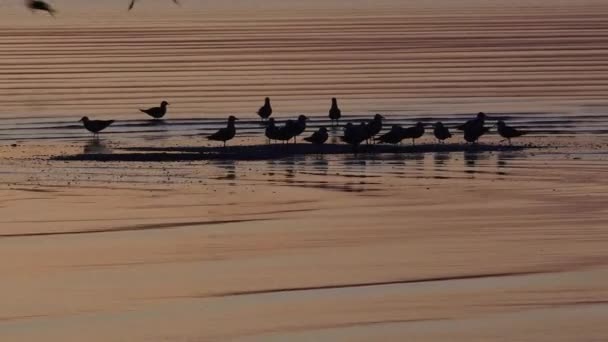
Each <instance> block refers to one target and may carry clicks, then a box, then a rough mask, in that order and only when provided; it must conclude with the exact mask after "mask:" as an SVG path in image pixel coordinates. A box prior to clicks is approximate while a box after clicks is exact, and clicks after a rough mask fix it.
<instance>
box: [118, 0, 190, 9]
mask: <svg viewBox="0 0 608 342" xmlns="http://www.w3.org/2000/svg"><path fill="white" fill-rule="evenodd" d="M136 1H137V0H131V3H130V4H129V11H130V10H132V9H133V6H135V2H136ZM173 2H174V3H175V4H176V5H179V2H178V1H177V0H173Z"/></svg>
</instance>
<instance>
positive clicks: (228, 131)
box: [207, 115, 238, 147]
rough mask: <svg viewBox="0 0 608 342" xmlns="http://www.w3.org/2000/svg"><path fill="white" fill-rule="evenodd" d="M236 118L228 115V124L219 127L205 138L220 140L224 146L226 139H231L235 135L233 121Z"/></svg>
mask: <svg viewBox="0 0 608 342" xmlns="http://www.w3.org/2000/svg"><path fill="white" fill-rule="evenodd" d="M237 120H238V119H237V118H235V117H234V116H232V115H230V116H229V117H228V125H227V126H226V128H220V129H219V130H218V131H217V132H215V133H213V134H211V135H210V136H208V137H207V139H209V140H215V141H221V142H223V143H224V147H226V141H228V140H232V138H234V136H235V135H236V127H234V122H235V121H237Z"/></svg>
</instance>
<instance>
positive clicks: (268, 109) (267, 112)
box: [258, 97, 272, 121]
mask: <svg viewBox="0 0 608 342" xmlns="http://www.w3.org/2000/svg"><path fill="white" fill-rule="evenodd" d="M258 115H259V116H260V118H262V121H264V120H266V119H268V118H269V117H270V116H271V115H272V106H271V105H270V98H269V97H267V98H266V99H265V100H264V105H263V106H262V107H260V109H258Z"/></svg>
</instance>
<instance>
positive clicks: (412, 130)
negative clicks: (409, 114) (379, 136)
mask: <svg viewBox="0 0 608 342" xmlns="http://www.w3.org/2000/svg"><path fill="white" fill-rule="evenodd" d="M423 135H424V124H423V123H422V122H418V123H417V124H416V126H413V127H408V128H406V129H404V130H403V139H412V145H414V146H416V139H418V138H420V137H421V136H423Z"/></svg>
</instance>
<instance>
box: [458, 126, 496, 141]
mask: <svg viewBox="0 0 608 342" xmlns="http://www.w3.org/2000/svg"><path fill="white" fill-rule="evenodd" d="M488 131H490V128H489V127H484V126H480V125H475V126H470V127H467V128H466V129H465V130H464V140H466V142H470V143H473V144H475V143H477V141H478V140H479V138H481V136H482V135H484V134H486V133H488Z"/></svg>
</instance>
